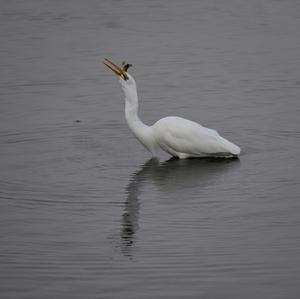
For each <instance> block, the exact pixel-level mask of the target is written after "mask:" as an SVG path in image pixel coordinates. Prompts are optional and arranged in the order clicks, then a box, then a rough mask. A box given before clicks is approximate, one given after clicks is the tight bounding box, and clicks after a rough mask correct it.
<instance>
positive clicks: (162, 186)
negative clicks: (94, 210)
mask: <svg viewBox="0 0 300 299" xmlns="http://www.w3.org/2000/svg"><path fill="white" fill-rule="evenodd" d="M238 165H239V159H225V160H224V159H213V158H211V159H207V158H206V159H187V160H179V159H173V158H171V159H170V160H167V161H165V162H162V163H160V162H159V161H158V160H157V159H156V158H152V159H150V160H148V161H147V162H146V163H145V164H143V165H142V166H141V168H140V170H138V171H137V172H135V173H134V174H133V175H132V176H131V179H130V182H129V184H128V185H127V187H126V192H127V199H126V202H125V208H124V213H123V216H122V230H121V244H122V245H121V248H122V251H123V253H124V254H125V255H128V256H131V251H132V247H133V246H134V244H135V237H136V232H137V230H138V228H139V224H138V222H139V209H140V196H141V195H142V186H143V183H149V182H150V183H154V185H155V186H157V187H158V188H159V191H160V192H166V193H167V197H168V196H169V195H168V194H169V192H170V190H172V192H174V190H175V191H176V192H177V193H176V194H177V196H178V197H179V199H181V198H180V197H181V196H182V197H183V196H185V197H188V196H191V195H192V194H193V191H192V190H193V189H194V188H196V192H199V189H200V190H201V189H202V188H204V187H205V186H207V185H215V184H216V181H217V180H218V179H219V178H220V177H222V176H223V175H224V174H225V173H227V172H228V171H230V170H233V169H234V168H235V167H236V166H238ZM187 189H188V191H187ZM197 195H198V194H197ZM184 199H185V198H184ZM176 200H177V199H176Z"/></svg>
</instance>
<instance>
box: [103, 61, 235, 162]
mask: <svg viewBox="0 0 300 299" xmlns="http://www.w3.org/2000/svg"><path fill="white" fill-rule="evenodd" d="M104 64H105V65H106V66H107V67H109V68H110V69H111V70H112V71H113V72H114V73H115V74H117V75H118V76H119V77H120V84H121V87H122V89H123V92H124V94H125V118H126V121H127V123H128V126H129V128H130V129H131V131H132V132H133V134H134V135H135V137H136V138H137V139H138V140H139V141H140V142H141V143H142V144H143V145H144V147H145V148H146V149H147V150H148V151H150V152H151V153H152V155H153V156H156V155H157V152H158V150H159V149H161V150H163V151H165V152H167V153H169V154H170V155H171V156H174V157H178V158H180V159H186V158H198V157H199V158H200V157H224V158H228V157H236V156H238V155H239V154H240V152H241V149H240V148H239V147H238V146H237V145H235V144H233V143H232V142H230V141H228V140H227V139H225V138H223V137H221V136H220V135H219V133H218V132H217V131H215V130H212V129H209V128H206V127H203V126H201V125H200V124H198V123H196V122H194V121H191V120H188V119H185V118H181V117H177V116H168V117H164V118H162V119H160V120H158V121H157V122H156V123H154V124H153V125H152V126H148V125H146V124H144V123H143V122H142V121H141V120H140V118H139V116H138V95H137V89H136V83H135V80H134V78H133V77H132V76H131V75H130V74H129V73H128V72H127V69H128V67H129V66H130V65H128V64H125V63H124V64H123V67H122V68H121V67H119V66H117V65H116V64H114V63H113V62H111V61H110V60H108V59H105V62H104Z"/></svg>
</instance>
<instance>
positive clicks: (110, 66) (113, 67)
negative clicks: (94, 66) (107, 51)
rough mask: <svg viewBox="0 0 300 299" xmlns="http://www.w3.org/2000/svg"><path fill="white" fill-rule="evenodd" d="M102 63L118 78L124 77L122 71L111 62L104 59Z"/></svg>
mask: <svg viewBox="0 0 300 299" xmlns="http://www.w3.org/2000/svg"><path fill="white" fill-rule="evenodd" d="M103 63H104V64H105V65H106V66H107V67H108V68H109V69H111V70H112V71H113V72H114V73H115V74H116V75H117V76H119V77H124V71H123V70H122V69H121V68H120V67H119V66H117V65H116V64H114V63H113V62H112V61H110V60H108V59H106V58H105V61H103Z"/></svg>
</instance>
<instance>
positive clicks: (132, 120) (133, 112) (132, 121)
mask: <svg viewBox="0 0 300 299" xmlns="http://www.w3.org/2000/svg"><path fill="white" fill-rule="evenodd" d="M124 93H125V118H126V121H127V124H128V126H129V128H130V130H131V131H132V133H133V134H134V135H135V137H136V138H137V139H138V140H139V141H140V142H141V143H142V144H143V145H144V147H145V148H146V149H147V150H149V151H150V152H151V153H152V154H155V141H154V138H153V133H152V127H151V126H147V125H146V124H144V123H143V122H142V121H141V119H140V118H139V116H138V108H139V104H138V96H137V91H136V88H134V89H133V90H130V92H126V91H125V90H124Z"/></svg>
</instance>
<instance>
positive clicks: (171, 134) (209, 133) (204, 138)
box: [153, 116, 240, 158]
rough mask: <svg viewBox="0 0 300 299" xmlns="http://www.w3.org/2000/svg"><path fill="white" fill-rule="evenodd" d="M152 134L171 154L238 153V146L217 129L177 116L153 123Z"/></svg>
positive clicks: (224, 154) (212, 154)
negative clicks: (222, 135) (221, 134)
mask: <svg viewBox="0 0 300 299" xmlns="http://www.w3.org/2000/svg"><path fill="white" fill-rule="evenodd" d="M153 134H154V137H155V140H156V142H157V143H158V145H159V146H160V147H161V148H162V149H163V150H164V151H167V152H168V153H170V154H171V155H173V156H178V157H183V158H186V157H205V156H232V155H238V154H239V153H240V148H239V147H238V146H236V145H235V144H233V143H231V142H230V141H228V140H226V139H225V138H223V137H221V136H220V135H219V133H218V132H217V131H215V130H212V129H209V128H206V127H203V126H201V125H200V124H198V123H196V122H194V121H190V120H188V119H185V118H181V117H177V116H169V117H165V118H162V119H160V120H159V121H157V122H156V123H155V124H154V125H153Z"/></svg>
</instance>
